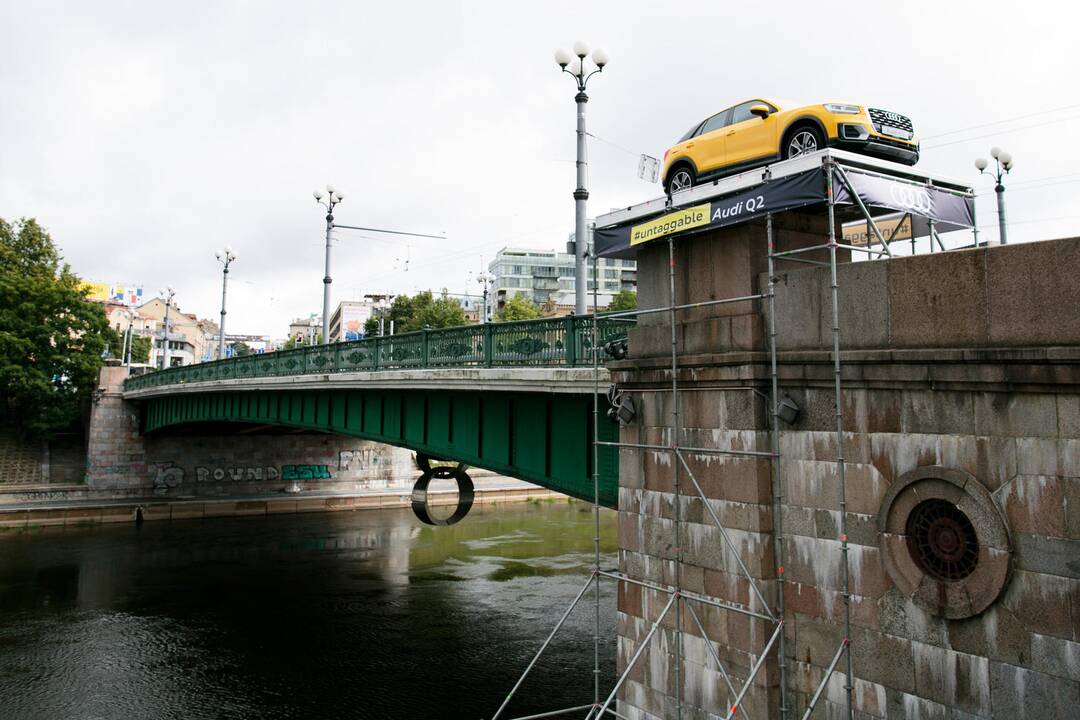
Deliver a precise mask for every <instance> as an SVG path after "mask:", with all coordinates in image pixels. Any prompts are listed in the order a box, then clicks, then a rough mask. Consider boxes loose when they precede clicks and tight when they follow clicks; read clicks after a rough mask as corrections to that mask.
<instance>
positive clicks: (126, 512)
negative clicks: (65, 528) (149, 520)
mask: <svg viewBox="0 0 1080 720" xmlns="http://www.w3.org/2000/svg"><path fill="white" fill-rule="evenodd" d="M135 517H136V508H135V507H134V506H132V505H114V506H107V505H106V506H104V507H102V508H100V510H99V512H98V518H99V519H100V521H101V522H103V523H117V522H135ZM143 519H144V520H145V519H146V516H145V515H144V516H143ZM69 524H71V523H69Z"/></svg>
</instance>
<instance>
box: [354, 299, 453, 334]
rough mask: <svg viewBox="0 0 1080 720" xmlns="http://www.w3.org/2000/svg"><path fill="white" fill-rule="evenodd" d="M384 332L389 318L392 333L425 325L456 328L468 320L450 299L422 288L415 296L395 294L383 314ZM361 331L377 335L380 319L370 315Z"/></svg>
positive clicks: (420, 328) (388, 325) (416, 328)
mask: <svg viewBox="0 0 1080 720" xmlns="http://www.w3.org/2000/svg"><path fill="white" fill-rule="evenodd" d="M384 318H385V319H384V321H383V322H384V325H383V331H384V332H385V333H387V334H389V333H390V321H391V320H392V321H393V322H394V333H395V334H396V333H405V332H412V331H414V330H423V329H424V328H425V327H428V328H445V327H457V326H458V325H464V324H465V323H466V322H468V320H467V319H466V317H465V311H464V310H463V309H462V307H461V304H460V303H458V302H457V301H456V300H454V299H453V298H449V297H438V298H437V297H435V296H434V295H432V294H431V291H429V290H425V291H424V292H419V293H417V294H416V295H413V296H411V297H410V296H409V295H398V296H397V297H395V298H394V301H393V302H392V303H390V308H389V309H388V311H387V313H386V315H385V316H384ZM364 334H365V335H367V336H369V337H373V336H375V335H378V334H379V318H377V317H370V318H368V320H367V322H366V323H364Z"/></svg>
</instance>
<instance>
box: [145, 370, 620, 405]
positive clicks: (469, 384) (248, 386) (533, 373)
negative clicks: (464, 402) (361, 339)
mask: <svg viewBox="0 0 1080 720" xmlns="http://www.w3.org/2000/svg"><path fill="white" fill-rule="evenodd" d="M600 373H601V382H606V381H607V371H606V370H603V369H601V371H600ZM349 387H353V388H359V387H363V388H366V389H379V388H409V389H416V390H451V389H455V388H456V389H469V390H491V391H495V392H498V391H510V390H515V391H524V392H543V393H550V392H556V393H591V392H592V391H593V371H592V368H564V367H550V368H545V367H521V368H432V369H423V370H421V369H417V370H379V371H377V372H346V373H324V374H321V375H320V374H310V375H285V376H282V377H261V378H253V379H250V380H244V379H240V380H215V381H211V382H193V383H185V384H184V385H181V386H176V385H168V386H164V387H156V388H144V389H142V390H132V391H128V392H125V393H124V398H125V399H126V400H141V399H145V398H151V397H159V396H163V395H182V394H184V393H206V392H235V391H236V390H330V389H333V388H349Z"/></svg>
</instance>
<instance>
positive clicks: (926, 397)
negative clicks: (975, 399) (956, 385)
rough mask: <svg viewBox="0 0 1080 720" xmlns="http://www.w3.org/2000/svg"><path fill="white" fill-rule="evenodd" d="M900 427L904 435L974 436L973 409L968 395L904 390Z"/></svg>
mask: <svg viewBox="0 0 1080 720" xmlns="http://www.w3.org/2000/svg"><path fill="white" fill-rule="evenodd" d="M901 398H902V399H901V402H902V405H901V410H900V412H901V420H900V422H901V426H902V428H903V432H906V433H928V434H958V435H974V434H976V433H974V432H973V430H974V429H975V409H974V406H973V403H972V397H971V393H966V392H946V391H943V390H913V391H905V392H904V393H903V394H902V396H901Z"/></svg>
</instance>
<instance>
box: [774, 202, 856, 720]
mask: <svg viewBox="0 0 1080 720" xmlns="http://www.w3.org/2000/svg"><path fill="white" fill-rule="evenodd" d="M765 240H766V242H767V243H768V253H769V266H768V271H769V281H768V290H767V292H766V296H767V297H768V298H769V326H768V334H769V383H770V389H771V397H772V408H771V409H772V415H771V423H770V427H769V429H770V431H771V432H770V433H769V436H770V448H771V450H772V454H773V457H772V459H771V460H770V462H769V470H770V475H771V480H772V489H773V503H774V507H773V516H774V517H773V540H774V542H773V546H774V550H773V552H774V553H775V554H776V611H777V613H778V614H779V616H780V618H781V619H783V617H784V485H783V478H782V473H781V468H780V376H779V374H778V372H777V367H776V366H777V362H776V263H775V261H774V260H773V253H774V252H775V251H776V241H775V238H774V237H773V216H772V213H769V214H768V215H766V216H765ZM867 242H869V236H867ZM777 655H778V665H779V670H780V718H781V720H787V717H788V705H787V657H786V655H785V646H784V636H783V634H781V635H780V640H779V644H778V645H777Z"/></svg>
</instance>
